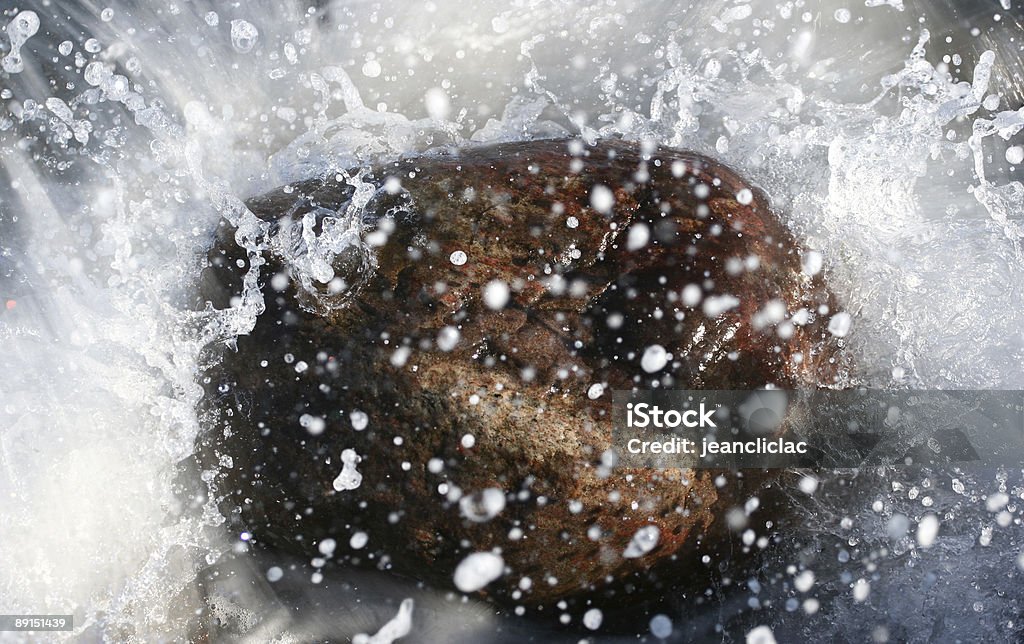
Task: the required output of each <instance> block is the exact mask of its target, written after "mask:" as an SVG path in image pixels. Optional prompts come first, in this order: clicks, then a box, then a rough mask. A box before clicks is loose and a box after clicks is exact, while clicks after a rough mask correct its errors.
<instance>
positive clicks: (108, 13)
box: [100, 7, 114, 22]
mask: <svg viewBox="0 0 1024 644" xmlns="http://www.w3.org/2000/svg"><path fill="white" fill-rule="evenodd" d="M113 19H114V10H113V9H111V8H110V7H107V8H106V9H104V10H103V11H101V12H100V20H102V21H103V22H110V21H111V20H113Z"/></svg>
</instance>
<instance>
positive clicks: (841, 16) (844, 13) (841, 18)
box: [832, 7, 850, 25]
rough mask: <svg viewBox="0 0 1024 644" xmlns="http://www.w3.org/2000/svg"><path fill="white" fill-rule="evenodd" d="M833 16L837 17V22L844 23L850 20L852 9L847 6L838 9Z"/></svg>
mask: <svg viewBox="0 0 1024 644" xmlns="http://www.w3.org/2000/svg"><path fill="white" fill-rule="evenodd" d="M832 16H833V17H834V18H835V19H836V22H839V23H842V24H844V25H845V24H846V23H848V22H850V10H849V9H846V8H845V7H844V8H842V9H836V12H835V13H834V14H832Z"/></svg>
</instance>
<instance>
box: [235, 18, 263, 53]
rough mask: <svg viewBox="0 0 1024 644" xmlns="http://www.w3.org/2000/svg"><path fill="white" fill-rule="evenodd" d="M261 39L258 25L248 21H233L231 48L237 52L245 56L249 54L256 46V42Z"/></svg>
mask: <svg viewBox="0 0 1024 644" xmlns="http://www.w3.org/2000/svg"><path fill="white" fill-rule="evenodd" d="M259 37H260V32H259V31H257V29H256V25H254V24H252V23H251V22H249V21H248V20H242V19H238V20H232V21H231V46H232V47H234V48H235V50H236V51H238V52H240V53H243V54H247V53H249V52H250V51H252V48H253V47H255V46H256V41H257V40H259Z"/></svg>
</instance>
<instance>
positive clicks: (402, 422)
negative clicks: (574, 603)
mask: <svg viewBox="0 0 1024 644" xmlns="http://www.w3.org/2000/svg"><path fill="white" fill-rule="evenodd" d="M353 177H354V178H353ZM367 199H368V200H367ZM249 207H250V208H251V209H252V211H253V212H254V213H256V214H257V215H258V216H259V217H260V218H262V219H264V220H266V221H272V222H274V226H273V234H274V235H275V236H276V237H275V241H274V243H273V244H272V247H273V248H274V250H273V251H270V252H267V253H266V259H267V260H268V264H267V265H266V266H264V267H263V269H264V270H263V273H262V280H263V283H262V285H261V286H262V289H263V292H264V297H265V300H266V312H265V313H264V314H263V315H262V316H261V317H260V319H259V321H258V322H257V324H256V327H255V329H254V330H253V332H252V333H251V334H249V335H245V336H242V337H240V338H238V346H237V351H232V350H228V351H226V352H225V354H224V355H223V359H222V360H221V362H220V363H219V365H218V366H216V367H214V368H213V369H211V371H210V372H209V373H208V374H207V376H208V388H209V391H210V396H209V398H210V404H211V407H212V408H213V409H215V410H216V411H217V412H218V415H219V420H218V421H217V422H216V424H214V426H212V427H211V429H210V430H209V432H208V433H207V434H206V436H205V438H204V444H203V451H204V454H206V457H205V458H207V459H209V461H210V462H211V463H219V464H221V465H219V470H220V475H219V478H218V483H217V485H218V487H219V489H220V491H221V493H222V494H223V495H224V500H223V508H224V510H225V511H226V512H229V513H230V518H231V520H232V521H233V522H235V523H236V524H237V525H238V526H239V527H240V528H241V529H245V530H248V531H250V532H251V533H252V535H253V538H254V539H255V540H256V541H257V542H261V543H263V544H266V545H269V546H272V547H275V548H283V549H287V550H290V551H295V552H300V553H305V554H307V555H309V556H311V557H312V556H323V554H318V553H324V552H329V553H330V557H331V558H333V559H334V560H336V561H343V562H349V563H354V564H362V565H373V566H378V567H381V568H392V569H394V570H395V571H397V572H399V573H401V574H405V575H408V576H413V577H416V578H418V579H422V580H424V581H426V582H428V583H431V584H435V585H438V586H440V587H445V588H456V587H458V588H459V589H461V590H464V591H466V590H468V591H473V592H478V593H480V594H481V595H484V596H488V597H491V598H493V599H495V600H497V601H507V602H517V603H533V604H537V603H545V602H550V601H553V600H557V599H559V598H564V597H569V596H573V595H576V594H580V593H584V594H585V593H591V592H595V591H600V590H601V589H602V588H612V587H616V585H619V586H621V585H623V584H630V583H633V584H642V583H643V581H644V579H645V576H644V575H645V574H647V572H648V571H650V570H652V569H654V568H656V567H657V566H658V565H659V563H664V562H665V561H667V560H676V561H680V560H685V558H686V557H687V556H690V557H692V556H693V555H694V554H695V553H696V552H698V551H699V550H700V548H701V547H704V546H706V545H707V541H708V540H710V539H716V538H720V535H724V534H727V532H728V531H727V529H726V528H724V527H723V523H724V518H723V516H724V514H725V512H726V511H727V510H728V509H729V508H730V507H733V506H735V505H736V504H737V503H742V499H743V498H745V496H742V494H743V493H744V492H743V490H742V489H741V486H742V485H744V484H746V485H749V484H750V481H749V480H748V481H747V482H746V483H744V482H743V480H742V477H741V478H740V479H738V478H737V477H736V476H734V475H732V474H731V473H725V475H724V479H722V478H720V479H719V481H718V482H717V484H716V481H715V479H716V477H719V476H720V475H722V473H720V472H711V471H688V470H660V471H659V470H653V469H649V470H640V469H635V470H631V469H626V468H622V467H614V465H613V463H614V459H613V457H612V455H611V453H610V451H609V448H610V445H611V392H612V391H613V390H616V389H624V390H628V389H631V388H649V387H651V386H652V383H655V381H656V386H658V387H663V388H676V389H752V388H758V387H763V386H765V385H769V384H774V385H777V386H780V387H817V386H829V385H830V384H831V383H833V382H834V381H835V379H836V378H837V373H839V371H840V370H839V367H837V366H836V360H835V355H836V348H835V340H834V339H833V338H832V336H831V335H830V334H829V333H828V331H827V329H826V326H827V322H828V318H829V316H828V315H827V312H828V311H829V310H834V307H835V304H834V301H833V299H832V297H831V295H830V294H829V292H828V291H827V289H826V288H825V286H824V284H823V282H822V281H821V279H820V277H809V276H807V275H806V274H804V273H802V272H801V252H802V250H801V248H800V247H799V245H798V244H797V243H796V241H795V240H794V238H793V236H792V235H791V234H790V233H789V232H787V230H786V229H785V227H784V226H783V225H782V224H781V223H780V221H779V220H778V218H777V217H776V215H774V214H773V213H772V212H771V210H770V209H769V207H768V205H767V203H766V198H765V196H764V195H763V194H762V193H761V192H760V191H759V190H757V189H756V188H753V187H751V186H749V185H748V184H746V183H745V182H744V181H743V180H742V179H740V178H739V177H738V176H737V175H736V174H735V173H733V172H732V171H731V170H729V169H728V168H725V167H723V166H721V165H720V164H718V163H716V162H714V161H712V160H710V159H708V158H705V157H702V156H700V155H697V154H693V153H687V152H680V151H675V150H668V149H650V150H643V149H641V147H640V146H638V145H636V144H627V143H623V142H612V141H606V142H601V143H598V144H597V145H595V146H586V145H583V144H582V142H580V141H566V140H548V141H533V142H523V143H509V144H500V145H496V146H488V147H478V148H472V149H466V150H461V151H458V152H455V153H450V154H433V155H428V156H423V157H417V158H410V159H407V160H402V161H398V162H393V163H388V164H381V165H379V166H377V167H374V168H373V169H372V170H366V171H363V172H362V173H361V174H358V175H357V174H356V173H355V172H352V173H351V177H349V178H348V179H346V178H345V177H338V176H333V175H332V176H330V177H327V178H326V179H319V178H318V179H312V180H309V181H305V182H302V183H299V184H293V185H290V186H287V187H284V188H282V189H278V190H275V191H273V192H270V193H268V194H265V195H263V196H260V197H257V198H254V199H252V200H251V201H250V202H249ZM325 249H327V250H329V251H330V254H327V255H324V252H325ZM318 253H319V255H318ZM323 257H327V258H328V261H326V262H324V261H321V262H320V263H319V264H318V263H317V261H318V259H322V258H323ZM210 258H211V268H210V269H209V270H208V272H207V275H206V279H205V283H204V296H205V298H206V299H208V300H210V301H212V302H214V303H215V304H216V305H218V306H224V305H226V304H227V302H228V300H229V298H230V297H231V295H232V294H235V293H237V288H238V285H239V283H240V276H241V275H242V273H243V272H244V270H245V265H246V260H245V254H244V253H242V252H240V251H239V249H238V248H237V246H236V245H235V243H234V237H233V231H231V230H230V229H228V228H226V227H225V228H224V229H223V230H222V231H221V234H220V236H219V239H218V242H217V245H216V246H215V248H214V249H213V250H212V251H211V253H210ZM652 347H654V348H653V349H652ZM657 347H660V348H661V349H663V351H661V350H659V349H658V348H657ZM652 352H653V353H652ZM645 356H646V358H645ZM346 450H351V451H346ZM224 457H230V459H225V458H224ZM225 462H229V463H230V467H226V466H224V465H223V463H225ZM748 478H749V477H748ZM723 480H724V484H722V482H723ZM359 533H362V534H359ZM353 535H357V536H356V537H355V538H353ZM645 538H646V541H645ZM326 539H332V540H334V542H335V543H336V546H335V547H334V549H333V550H331V547H330V545H328V546H326V547H323V545H322V544H324V540H326ZM635 539H640V542H641V543H642V544H643V545H644V547H647V546H651V545H652V542H653V547H651V548H650V550H649V551H648V552H646V553H643V554H641V555H640V556H633V555H635V554H636V548H635V547H634V548H633V550H630V548H631V546H630V544H631V542H634V540H635ZM364 540H365V544H363V543H362V542H363V541H364ZM328 544H330V542H328ZM701 544H704V546H702V545H701ZM635 545H636V543H634V546H635ZM642 549H643V548H641V550H642ZM474 553H490V554H492V555H498V557H500V562H499V564H498V566H499V570H498V571H497V572H496V573H495V571H493V570H490V569H489V568H488V566H493V565H494V562H495V559H494V558H493V557H483V558H481V557H477V558H476V559H472V560H469V561H467V557H469V556H470V555H472V554H474ZM624 555H629V556H624ZM464 561H467V565H468V564H469V563H475V564H480V566H479V568H480V569H479V570H477V569H474V570H468V569H466V568H463V569H461V570H460V571H459V572H458V573H457V572H456V571H457V569H458V568H459V564H460V563H462V562H464ZM460 574H461V575H462V576H461V578H460ZM495 574H497V575H498V576H497V577H496V578H494V579H493V580H490V581H489V583H484V582H487V581H488V580H489V579H490V578H491V577H494V575H495ZM467 575H468V578H469V579H470V580H471V581H472V582H474V583H470V584H466V583H464V582H465V579H467ZM526 579H528V580H529V581H526ZM476 582H480V584H479V585H480V586H481V587H480V589H479V590H474V588H475V586H476V585H477V583H476Z"/></svg>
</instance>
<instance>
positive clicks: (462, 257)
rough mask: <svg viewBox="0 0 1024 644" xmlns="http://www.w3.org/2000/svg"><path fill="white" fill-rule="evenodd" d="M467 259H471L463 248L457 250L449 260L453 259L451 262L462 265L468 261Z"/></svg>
mask: <svg viewBox="0 0 1024 644" xmlns="http://www.w3.org/2000/svg"><path fill="white" fill-rule="evenodd" d="M467 259H469V258H468V257H467V256H466V253H465V252H463V251H461V250H457V251H455V252H454V253H452V254H451V256H450V257H449V258H448V260H449V261H451V263H452V264H454V265H456V266H462V265H463V264H465V263H466V260H467Z"/></svg>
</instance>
